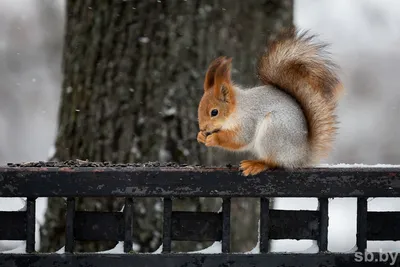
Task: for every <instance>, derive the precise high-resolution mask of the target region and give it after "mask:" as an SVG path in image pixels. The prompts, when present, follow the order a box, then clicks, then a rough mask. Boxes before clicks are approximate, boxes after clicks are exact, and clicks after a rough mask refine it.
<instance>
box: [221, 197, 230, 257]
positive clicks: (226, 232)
mask: <svg viewBox="0 0 400 267" xmlns="http://www.w3.org/2000/svg"><path fill="white" fill-rule="evenodd" d="M230 251H231V198H224V199H223V202H222V253H228V252H230Z"/></svg>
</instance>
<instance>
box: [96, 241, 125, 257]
mask: <svg viewBox="0 0 400 267" xmlns="http://www.w3.org/2000/svg"><path fill="white" fill-rule="evenodd" d="M97 253H100V254H104V253H107V254H123V253H125V252H124V242H123V241H119V242H118V243H117V245H116V246H115V247H114V248H112V249H109V250H104V251H99V252H97Z"/></svg>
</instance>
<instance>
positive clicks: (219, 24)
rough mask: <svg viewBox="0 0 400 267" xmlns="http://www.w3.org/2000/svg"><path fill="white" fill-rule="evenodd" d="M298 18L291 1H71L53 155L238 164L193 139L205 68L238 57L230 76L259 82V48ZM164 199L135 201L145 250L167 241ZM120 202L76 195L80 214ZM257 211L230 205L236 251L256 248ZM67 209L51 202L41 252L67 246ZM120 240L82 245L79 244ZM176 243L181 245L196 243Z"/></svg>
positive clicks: (210, 206) (190, 204)
mask: <svg viewBox="0 0 400 267" xmlns="http://www.w3.org/2000/svg"><path fill="white" fill-rule="evenodd" d="M292 23H293V1H292V0H283V1H282V0H270V1H268V0H248V1H229V0H220V1H215V0H197V1H178V0H168V1H166V0H148V1H138V0H137V1H114V0H104V1H80V0H68V1H67V6H66V32H65V37H64V52H63V63H62V66H63V84H62V92H61V103H60V109H59V118H58V125H59V126H58V135H57V140H56V153H55V156H54V158H53V160H60V161H63V160H70V159H81V160H89V161H101V162H103V161H109V162H113V163H124V162H147V161H160V162H168V161H174V162H178V163H186V164H207V165H210V164H213V165H222V164H226V163H229V162H233V161H234V162H235V163H236V162H237V161H238V160H239V159H240V158H239V157H238V156H233V155H230V154H227V153H224V152H222V151H219V150H214V149H206V148H205V147H204V146H201V145H199V144H198V143H197V141H196V134H197V131H198V128H197V105H198V101H199V99H200V97H201V95H202V91H203V88H202V83H203V78H204V73H205V71H206V68H207V66H208V64H209V63H210V62H211V60H212V59H213V58H215V57H217V56H220V55H226V56H233V58H234V60H233V68H234V69H233V79H234V80H235V81H237V82H239V83H242V84H244V85H254V84H255V83H257V81H256V77H255V62H256V58H257V56H258V54H259V53H260V52H261V51H262V49H263V48H264V45H265V43H266V42H267V40H268V39H270V38H273V36H274V35H275V33H277V32H278V31H279V30H280V29H281V28H282V27H286V26H291V25H292ZM212 155H214V156H212ZM159 201H160V200H159V199H136V200H135V217H134V218H135V222H134V223H135V225H134V229H135V230H134V240H135V242H136V243H137V244H138V245H139V247H138V250H140V251H142V252H147V251H154V250H155V249H157V247H158V246H159V245H160V231H161V219H162V216H161V213H160V209H157V208H156V207H157V205H159ZM122 204H123V203H122V201H121V199H116V198H109V199H104V198H101V199H100V198H90V199H89V198H86V199H79V200H78V201H77V206H78V209H79V210H102V211H117V210H121V208H122ZM219 205H220V201H219V200H209V201H204V199H190V200H188V199H181V200H180V201H177V203H176V206H175V207H174V208H175V209H185V210H213V211H216V210H218V209H219ZM256 211H257V202H256V201H252V200H251V199H236V200H234V201H233V205H232V215H233V218H232V220H233V233H234V234H233V247H232V249H233V251H244V250H249V249H251V248H252V247H254V245H255V243H256V238H257V236H256V234H257V233H256V231H254V229H256V228H257V221H258V217H257V216H256V215H255V214H256ZM249 212H251V213H253V214H254V215H255V216H249V215H248V214H249ZM244 213H246V216H243V214H244ZM64 214H65V201H64V199H59V198H49V200H48V208H47V211H46V214H45V223H44V225H43V226H42V227H41V251H47V252H50V251H55V250H57V249H59V248H60V247H62V246H63V245H64V229H65V225H64V219H63V218H64ZM114 245H115V243H104V242H85V243H81V242H80V243H77V246H76V249H77V251H98V250H105V249H109V248H111V247H112V246H114ZM174 245H175V246H174V249H175V250H180V251H187V250H191V249H197V248H198V247H196V246H194V244H189V243H184V244H183V245H182V244H181V245H179V244H174ZM203 245H205V244H203Z"/></svg>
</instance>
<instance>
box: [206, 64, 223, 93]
mask: <svg viewBox="0 0 400 267" xmlns="http://www.w3.org/2000/svg"><path fill="white" fill-rule="evenodd" d="M224 61H225V57H218V58H216V59H214V60H213V62H211V64H210V66H209V67H208V70H207V73H206V78H205V80H204V91H207V90H208V89H210V88H212V87H213V86H214V84H215V72H216V71H217V68H218V67H219V66H220V65H221V63H222V62H224Z"/></svg>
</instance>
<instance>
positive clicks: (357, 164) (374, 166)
mask: <svg viewBox="0 0 400 267" xmlns="http://www.w3.org/2000/svg"><path fill="white" fill-rule="evenodd" d="M316 168H400V165H393V164H362V163H353V164H347V163H338V164H319V165H317V166H316Z"/></svg>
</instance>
